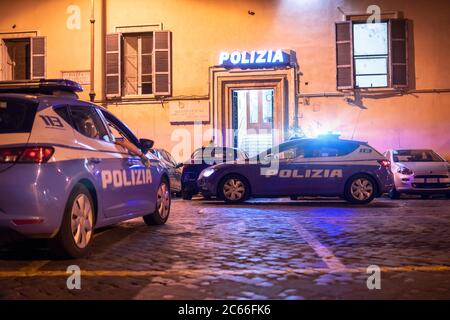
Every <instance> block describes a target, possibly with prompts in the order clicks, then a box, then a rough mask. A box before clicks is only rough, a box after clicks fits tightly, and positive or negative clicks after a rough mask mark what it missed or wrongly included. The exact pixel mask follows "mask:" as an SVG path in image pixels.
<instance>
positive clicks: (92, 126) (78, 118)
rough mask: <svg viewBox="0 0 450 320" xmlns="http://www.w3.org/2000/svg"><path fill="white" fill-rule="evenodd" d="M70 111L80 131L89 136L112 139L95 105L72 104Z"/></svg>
mask: <svg viewBox="0 0 450 320" xmlns="http://www.w3.org/2000/svg"><path fill="white" fill-rule="evenodd" d="M70 113H71V115H72V120H73V124H74V126H75V129H76V130H77V131H78V132H79V133H81V134H82V135H84V136H86V137H88V138H92V139H98V140H103V141H108V142H109V141H110V137H109V135H108V131H107V130H106V128H105V126H104V125H103V122H102V120H101V118H100V116H99V115H98V113H97V111H96V110H95V109H94V108H93V107H84V106H71V107H70Z"/></svg>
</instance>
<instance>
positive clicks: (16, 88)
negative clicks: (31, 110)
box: [0, 79, 83, 95]
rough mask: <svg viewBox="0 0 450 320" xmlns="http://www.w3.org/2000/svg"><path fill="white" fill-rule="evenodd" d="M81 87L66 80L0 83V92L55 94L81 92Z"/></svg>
mask: <svg viewBox="0 0 450 320" xmlns="http://www.w3.org/2000/svg"><path fill="white" fill-rule="evenodd" d="M81 91H83V87H82V86H81V85H80V84H79V83H77V82H75V81H72V80H67V79H39V80H15V81H0V92H4V93H41V94H52V95H53V94H55V93H57V92H69V93H75V92H81Z"/></svg>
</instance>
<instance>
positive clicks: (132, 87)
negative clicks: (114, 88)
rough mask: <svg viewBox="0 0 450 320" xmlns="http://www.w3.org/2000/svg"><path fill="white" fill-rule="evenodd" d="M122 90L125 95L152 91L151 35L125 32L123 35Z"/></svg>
mask: <svg viewBox="0 0 450 320" xmlns="http://www.w3.org/2000/svg"><path fill="white" fill-rule="evenodd" d="M122 48H123V62H122V65H123V70H122V79H123V81H122V92H123V95H124V96H127V95H142V94H151V93H153V87H152V52H153V35H152V33H147V34H125V35H124V36H123V43H122Z"/></svg>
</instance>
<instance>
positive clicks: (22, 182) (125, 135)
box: [0, 80, 171, 257]
mask: <svg viewBox="0 0 450 320" xmlns="http://www.w3.org/2000/svg"><path fill="white" fill-rule="evenodd" d="M79 91H82V87H81V86H80V85H79V84H77V83H75V82H72V81H68V80H37V81H28V82H7V83H0V227H2V228H7V229H9V230H14V231H15V232H18V233H20V234H22V235H25V236H28V237H34V238H49V239H51V244H52V247H53V248H54V249H55V250H56V251H57V252H59V253H62V254H63V255H64V256H68V257H81V256H83V255H85V254H86V253H87V252H88V250H89V249H90V247H91V243H92V239H93V233H94V230H95V229H96V228H100V227H104V226H107V225H112V224H115V223H117V222H120V221H124V220H128V219H132V218H135V217H141V216H142V217H143V219H144V221H145V223H146V224H149V225H161V224H164V223H166V221H167V219H168V217H169V213H170V204H171V197H170V186H169V176H168V173H167V170H166V169H165V167H164V166H163V165H162V164H161V162H160V160H158V159H157V158H156V157H154V156H152V155H150V154H149V153H147V151H148V150H149V149H150V148H151V147H152V145H153V141H151V140H147V139H138V138H137V137H136V136H135V135H134V134H133V132H132V131H131V130H130V129H129V128H128V127H127V126H126V125H125V124H124V123H123V122H121V121H120V120H118V119H117V118H116V117H115V116H114V115H113V114H111V113H110V112H108V111H107V110H106V109H104V108H102V107H99V106H97V105H95V104H92V103H89V102H83V101H80V100H78V97H77V95H76V93H75V92H79ZM117 139H122V140H121V141H123V140H124V139H126V140H127V141H129V142H130V143H131V145H132V146H134V149H136V150H139V149H140V150H141V151H142V154H141V156H140V157H138V156H135V155H133V154H131V153H130V152H129V150H130V148H128V149H126V148H125V147H122V146H121V145H118V144H117V143H115V142H116V141H117ZM144 157H146V158H147V159H148V161H147V160H146V159H143V158H144ZM144 164H145V165H144ZM147 165H148V166H147Z"/></svg>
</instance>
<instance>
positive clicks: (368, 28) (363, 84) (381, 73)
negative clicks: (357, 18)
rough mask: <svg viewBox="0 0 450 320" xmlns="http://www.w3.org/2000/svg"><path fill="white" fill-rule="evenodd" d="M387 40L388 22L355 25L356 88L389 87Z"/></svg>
mask: <svg viewBox="0 0 450 320" xmlns="http://www.w3.org/2000/svg"><path fill="white" fill-rule="evenodd" d="M387 38H388V32H387V22H383V23H355V24H353V59H354V66H355V86H356V87H358V88H379V87H387V85H388V39H387Z"/></svg>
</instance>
